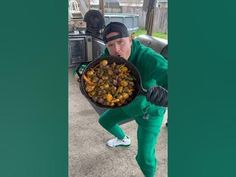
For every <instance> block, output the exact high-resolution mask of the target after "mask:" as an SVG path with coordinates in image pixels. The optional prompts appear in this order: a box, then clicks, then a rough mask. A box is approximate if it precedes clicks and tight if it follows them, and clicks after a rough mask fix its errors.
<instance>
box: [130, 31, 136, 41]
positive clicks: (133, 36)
mask: <svg viewBox="0 0 236 177" xmlns="http://www.w3.org/2000/svg"><path fill="white" fill-rule="evenodd" d="M134 38H135V33H134V32H133V33H132V34H131V35H130V39H131V40H132V39H134Z"/></svg>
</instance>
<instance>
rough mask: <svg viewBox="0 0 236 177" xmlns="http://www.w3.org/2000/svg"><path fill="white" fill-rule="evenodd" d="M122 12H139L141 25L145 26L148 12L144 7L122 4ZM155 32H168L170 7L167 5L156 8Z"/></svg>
mask: <svg viewBox="0 0 236 177" xmlns="http://www.w3.org/2000/svg"><path fill="white" fill-rule="evenodd" d="M121 13H129V14H138V15H139V26H140V27H143V28H144V27H145V19H146V12H144V11H143V10H142V7H128V6H122V7H121ZM153 32H162V33H167V32H168V9H167V8H166V7H161V8H156V9H155V16H154V25H153Z"/></svg>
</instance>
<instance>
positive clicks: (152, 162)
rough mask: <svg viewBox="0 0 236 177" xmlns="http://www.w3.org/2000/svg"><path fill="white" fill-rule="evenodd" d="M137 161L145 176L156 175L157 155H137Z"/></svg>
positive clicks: (152, 176) (151, 176)
mask: <svg viewBox="0 0 236 177" xmlns="http://www.w3.org/2000/svg"><path fill="white" fill-rule="evenodd" d="M136 161H137V163H138V165H139V167H140V168H141V170H142V172H143V174H144V175H145V177H154V175H155V172H156V167H157V161H156V158H155V156H152V155H148V154H141V155H137V156H136Z"/></svg>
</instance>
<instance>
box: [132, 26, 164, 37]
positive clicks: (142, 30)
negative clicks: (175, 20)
mask: <svg viewBox="0 0 236 177" xmlns="http://www.w3.org/2000/svg"><path fill="white" fill-rule="evenodd" d="M141 34H147V31H146V30H145V29H144V28H139V29H138V30H137V31H135V33H134V35H135V36H139V35H141ZM152 36H154V37H159V38H162V39H167V33H159V32H153V33H152Z"/></svg>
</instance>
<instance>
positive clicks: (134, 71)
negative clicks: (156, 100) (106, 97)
mask: <svg viewBox="0 0 236 177" xmlns="http://www.w3.org/2000/svg"><path fill="white" fill-rule="evenodd" d="M102 60H107V61H108V64H112V63H114V62H115V63H116V64H124V65H125V66H126V67H127V68H128V69H129V70H130V72H131V75H132V76H134V78H135V80H134V84H135V91H134V92H133V95H132V97H131V99H129V101H128V102H127V103H126V104H124V105H121V106H118V105H116V106H113V107H111V106H106V105H102V104H99V103H97V102H94V101H93V99H92V98H91V97H89V95H88V94H87V92H86V91H85V81H84V79H83V76H84V75H85V73H86V72H87V71H88V70H89V69H90V68H93V67H95V66H96V65H97V64H99V63H100V62H101V61H102ZM76 72H77V73H78V74H79V75H81V71H80V72H79V69H77V71H76ZM80 86H81V91H82V93H83V95H84V96H85V97H86V98H87V99H89V100H90V101H91V102H93V103H94V104H95V105H97V106H99V107H103V108H118V107H122V106H125V105H127V104H129V103H130V102H132V101H133V99H134V98H135V97H136V96H137V95H145V96H146V94H147V90H146V89H144V88H143V86H142V80H141V76H140V74H139V72H138V70H137V68H136V67H135V66H134V65H133V64H132V63H130V62H129V61H127V60H125V59H124V58H121V57H114V56H107V57H102V58H98V59H95V60H93V61H92V62H90V63H89V64H88V65H87V67H86V68H85V69H84V71H83V73H82V76H81V80H80Z"/></svg>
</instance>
